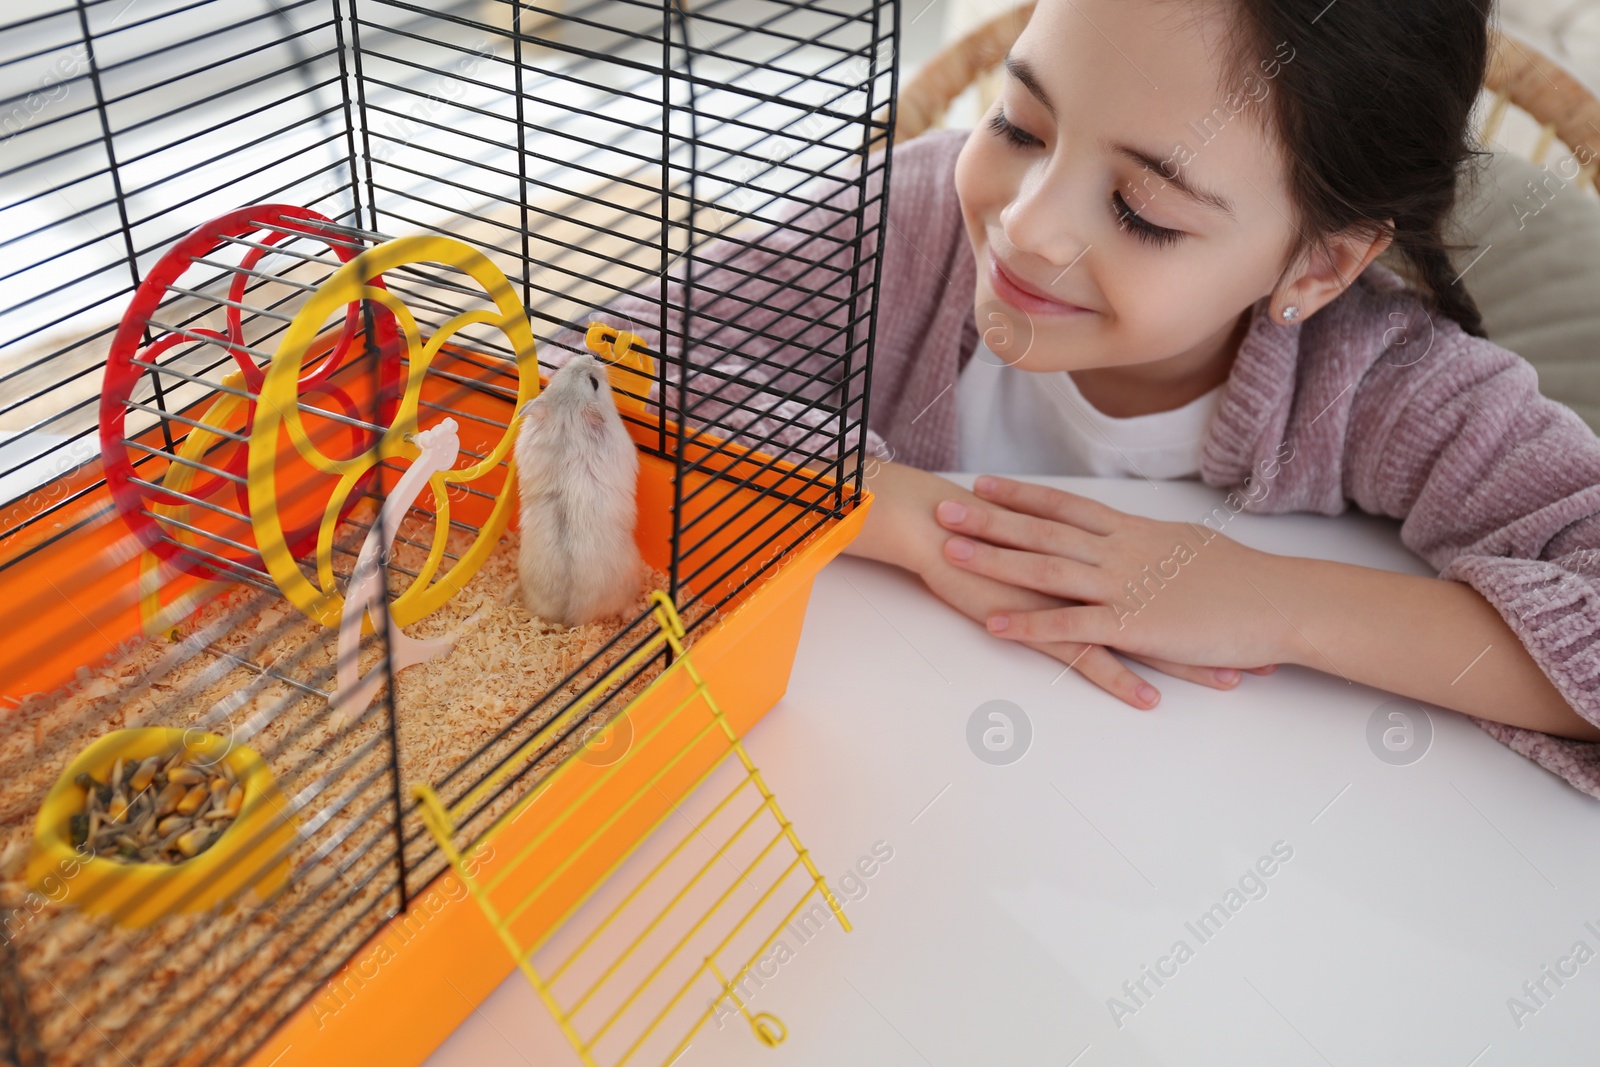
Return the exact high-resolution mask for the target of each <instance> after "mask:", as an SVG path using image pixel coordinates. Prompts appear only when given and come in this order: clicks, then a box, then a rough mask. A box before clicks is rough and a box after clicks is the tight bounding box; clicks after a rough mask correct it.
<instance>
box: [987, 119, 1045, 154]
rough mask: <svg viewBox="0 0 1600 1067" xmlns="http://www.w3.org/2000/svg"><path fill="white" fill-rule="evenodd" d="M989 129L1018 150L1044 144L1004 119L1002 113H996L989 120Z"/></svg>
mask: <svg viewBox="0 0 1600 1067" xmlns="http://www.w3.org/2000/svg"><path fill="white" fill-rule="evenodd" d="M989 129H991V130H993V131H994V132H995V133H998V134H999V135H1000V136H1001V137H1004V138H1005V139H1006V140H1007V141H1010V142H1011V143H1012V144H1014V145H1016V146H1017V147H1018V148H1032V147H1034V146H1035V145H1040V144H1043V143H1044V142H1043V141H1041V140H1039V139H1038V138H1037V137H1035V136H1033V134H1031V133H1028V132H1026V131H1025V130H1023V129H1022V128H1021V127H1020V126H1016V125H1014V124H1013V123H1012V122H1011V120H1010V119H1008V118H1006V113H1005V112H1004V111H996V112H995V113H994V115H993V117H991V118H990V119H989Z"/></svg>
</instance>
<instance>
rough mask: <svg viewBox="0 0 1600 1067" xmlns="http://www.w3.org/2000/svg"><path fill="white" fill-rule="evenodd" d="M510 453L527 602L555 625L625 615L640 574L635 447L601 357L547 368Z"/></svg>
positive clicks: (639, 584)
mask: <svg viewBox="0 0 1600 1067" xmlns="http://www.w3.org/2000/svg"><path fill="white" fill-rule="evenodd" d="M516 457H517V485H518V489H519V491H520V493H521V507H522V544H521V547H520V550H519V552H518V557H517V567H518V570H519V571H520V572H521V576H522V598H523V602H524V603H525V604H526V605H527V607H528V610H529V611H530V612H532V613H533V614H535V615H537V616H539V617H540V618H542V619H546V620H548V621H550V622H554V623H558V624H560V625H563V626H581V625H583V624H584V623H588V622H593V621H595V620H597V619H604V618H614V617H617V616H620V615H622V614H624V613H625V612H626V611H628V609H630V608H632V607H633V605H634V603H635V601H636V600H637V599H638V596H639V593H640V589H641V587H642V584H643V578H644V560H643V557H642V556H641V555H640V554H639V546H638V544H637V542H635V541H634V539H633V532H634V525H635V523H636V522H637V520H638V508H639V505H638V488H639V454H638V452H637V451H636V450H635V449H634V444H633V439H632V438H631V437H630V436H628V430H627V427H626V426H625V425H624V424H623V422H622V416H621V415H620V414H618V413H617V406H616V402H615V400H614V399H613V398H612V395H611V384H610V381H609V380H608V378H607V376H606V365H605V364H604V363H602V362H601V361H600V360H598V359H596V358H595V357H594V356H593V355H592V354H590V353H587V352H583V353H579V354H578V355H575V356H573V357H572V358H571V359H569V360H568V361H567V362H566V363H565V364H563V365H562V366H561V367H560V369H558V370H557V371H556V372H555V373H554V374H552V375H551V376H550V384H549V385H547V386H546V387H545V388H544V389H543V390H541V391H540V393H539V395H538V396H536V397H534V398H533V399H532V400H530V401H528V402H527V403H526V404H524V405H523V408H522V425H521V427H520V428H519V429H518V431H517V448H516Z"/></svg>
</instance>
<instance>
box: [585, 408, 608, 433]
mask: <svg viewBox="0 0 1600 1067" xmlns="http://www.w3.org/2000/svg"><path fill="white" fill-rule="evenodd" d="M583 419H584V421H585V422H587V423H588V424H589V427H590V429H594V430H598V429H599V428H600V427H602V426H604V425H605V424H606V413H605V412H604V411H601V410H600V405H598V404H585V405H584V408H583Z"/></svg>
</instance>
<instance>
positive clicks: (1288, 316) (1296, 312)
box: [1283, 304, 1300, 322]
mask: <svg viewBox="0 0 1600 1067" xmlns="http://www.w3.org/2000/svg"><path fill="white" fill-rule="evenodd" d="M1299 317H1300V309H1299V307H1297V306H1295V305H1294V304H1290V305H1288V306H1287V307H1285V308H1284V309H1283V321H1284V322H1293V321H1294V320H1295V319H1298V318H1299Z"/></svg>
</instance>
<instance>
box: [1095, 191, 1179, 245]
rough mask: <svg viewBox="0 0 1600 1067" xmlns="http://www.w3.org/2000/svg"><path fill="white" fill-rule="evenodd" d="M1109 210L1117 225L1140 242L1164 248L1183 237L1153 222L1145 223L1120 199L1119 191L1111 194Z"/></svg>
mask: <svg viewBox="0 0 1600 1067" xmlns="http://www.w3.org/2000/svg"><path fill="white" fill-rule="evenodd" d="M1111 210H1112V212H1113V213H1114V214H1115V215H1116V216H1117V225H1118V226H1119V227H1121V228H1122V229H1123V230H1124V231H1125V232H1127V233H1131V234H1133V236H1135V237H1137V238H1138V239H1139V240H1141V241H1146V242H1149V243H1150V244H1153V245H1156V246H1158V247H1164V246H1166V245H1170V244H1173V243H1174V242H1176V241H1177V240H1178V238H1180V237H1182V236H1183V231H1182V230H1169V229H1168V228H1167V227H1165V226H1157V225H1156V224H1155V223H1153V222H1146V221H1145V219H1144V217H1143V216H1142V215H1140V214H1139V213H1138V212H1137V211H1135V210H1133V208H1131V207H1129V206H1128V202H1127V201H1126V200H1124V199H1122V192H1121V191H1120V190H1117V191H1114V192H1112V194H1111Z"/></svg>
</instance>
